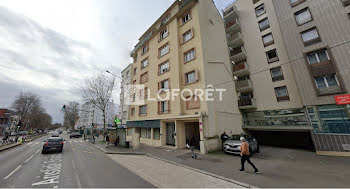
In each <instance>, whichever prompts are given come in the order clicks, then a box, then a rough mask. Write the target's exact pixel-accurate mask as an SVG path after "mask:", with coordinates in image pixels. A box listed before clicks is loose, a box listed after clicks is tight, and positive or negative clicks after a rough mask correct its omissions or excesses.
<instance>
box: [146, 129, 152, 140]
mask: <svg viewBox="0 0 350 189" xmlns="http://www.w3.org/2000/svg"><path fill="white" fill-rule="evenodd" d="M151 135H152V129H151V128H147V138H148V139H151Z"/></svg>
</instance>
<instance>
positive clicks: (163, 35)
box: [159, 27, 169, 41]
mask: <svg viewBox="0 0 350 189" xmlns="http://www.w3.org/2000/svg"><path fill="white" fill-rule="evenodd" d="M168 35H169V30H168V27H165V28H164V29H163V30H162V31H161V32H159V41H162V40H163V39H165V38H166V37H168Z"/></svg>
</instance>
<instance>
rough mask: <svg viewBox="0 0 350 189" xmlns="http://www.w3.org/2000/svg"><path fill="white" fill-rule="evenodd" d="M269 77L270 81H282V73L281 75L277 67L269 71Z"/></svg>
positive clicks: (279, 68)
mask: <svg viewBox="0 0 350 189" xmlns="http://www.w3.org/2000/svg"><path fill="white" fill-rule="evenodd" d="M270 71H271V77H272V81H274V82H275V81H281V80H284V77H283V73H282V68H281V67H277V68H272V69H271V70H270Z"/></svg>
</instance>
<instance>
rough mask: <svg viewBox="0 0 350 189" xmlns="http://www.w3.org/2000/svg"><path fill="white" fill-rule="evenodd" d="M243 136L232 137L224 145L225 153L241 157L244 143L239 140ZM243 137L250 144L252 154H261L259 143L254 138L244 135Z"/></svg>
mask: <svg viewBox="0 0 350 189" xmlns="http://www.w3.org/2000/svg"><path fill="white" fill-rule="evenodd" d="M241 136H242V135H232V137H231V138H230V139H228V140H227V141H226V142H225V143H224V151H225V152H226V153H229V154H235V155H240V154H241V144H242V142H241V141H240V140H239V138H240V137H241ZM243 137H244V138H245V139H246V140H247V142H248V144H249V152H250V154H253V153H255V152H257V153H259V144H258V141H257V140H256V139H255V138H254V137H252V136H248V135H243Z"/></svg>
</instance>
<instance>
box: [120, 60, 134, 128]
mask: <svg viewBox="0 0 350 189" xmlns="http://www.w3.org/2000/svg"><path fill="white" fill-rule="evenodd" d="M131 68H132V64H129V65H128V66H127V67H126V68H125V69H124V70H123V71H122V81H121V83H120V86H121V92H120V94H119V99H120V101H119V108H118V112H119V119H121V122H122V123H121V124H123V125H125V124H126V121H127V120H128V119H129V106H128V105H124V86H125V85H130V84H131V82H132V80H131Z"/></svg>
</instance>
